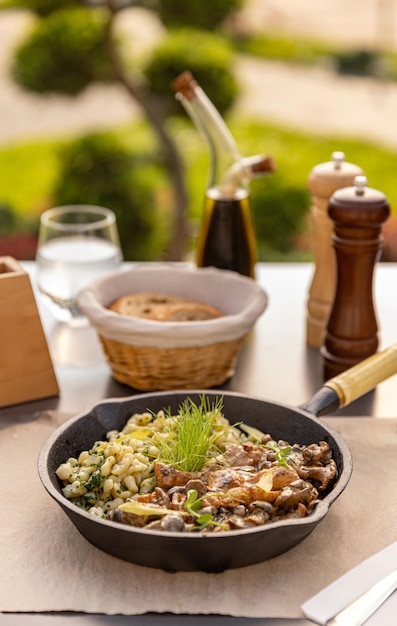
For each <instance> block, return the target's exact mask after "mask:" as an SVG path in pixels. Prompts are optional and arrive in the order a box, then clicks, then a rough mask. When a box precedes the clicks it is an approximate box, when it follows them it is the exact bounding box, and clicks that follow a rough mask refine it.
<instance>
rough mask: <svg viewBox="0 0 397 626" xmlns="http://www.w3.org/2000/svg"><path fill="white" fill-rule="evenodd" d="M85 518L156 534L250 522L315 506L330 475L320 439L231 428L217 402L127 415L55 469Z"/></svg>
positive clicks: (331, 464)
mask: <svg viewBox="0 0 397 626" xmlns="http://www.w3.org/2000/svg"><path fill="white" fill-rule="evenodd" d="M56 474H57V476H58V478H59V479H60V480H61V481H62V483H63V489H62V491H63V494H64V496H65V497H66V498H68V499H70V500H71V501H72V502H74V503H75V504H76V505H77V506H79V507H81V508H83V509H84V510H86V511H87V512H89V513H90V514H92V515H96V516H99V517H102V518H106V519H110V520H113V521H116V522H120V523H123V524H128V525H131V526H137V527H147V528H151V529H156V530H160V531H172V532H182V531H202V532H219V531H223V530H234V529H241V528H249V527H252V526H258V525H262V524H266V523H268V522H272V521H276V520H279V519H284V518H290V517H303V516H306V515H308V514H310V512H311V511H312V510H313V508H314V506H315V504H316V503H317V502H318V500H319V497H320V495H321V494H322V493H325V492H327V491H328V490H329V489H330V488H332V485H333V483H334V481H335V479H336V476H337V468H336V464H335V462H334V460H333V459H332V454H331V450H330V448H329V446H328V444H327V443H326V442H319V443H313V444H311V445H309V446H301V445H299V444H293V445H291V444H290V443H288V442H284V441H277V442H276V441H274V440H273V439H272V437H271V435H269V434H266V433H262V432H260V431H258V430H256V429H254V428H251V427H249V426H246V425H244V424H243V423H241V424H238V425H231V424H230V423H229V422H228V420H227V419H226V418H225V416H224V415H223V412H222V402H221V401H219V402H217V403H216V404H215V405H212V406H210V405H209V404H208V402H206V401H205V400H204V399H202V404H201V406H196V405H195V404H194V403H193V402H191V401H190V400H189V399H188V400H187V401H186V402H185V403H184V405H183V406H182V407H181V408H180V410H179V412H178V414H177V415H172V414H171V413H170V412H169V411H166V410H162V411H160V412H159V413H157V414H153V413H150V412H145V413H142V414H136V415H132V416H131V417H130V418H129V419H128V421H127V423H126V424H125V426H124V428H123V429H122V430H121V431H111V432H109V433H107V436H106V440H105V441H97V442H95V443H94V445H93V446H92V448H91V449H90V450H87V451H83V452H81V453H80V454H79V456H78V457H77V458H69V459H67V460H66V461H65V463H62V464H61V465H60V466H59V467H58V469H57V470H56Z"/></svg>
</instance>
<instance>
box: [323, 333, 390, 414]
mask: <svg viewBox="0 0 397 626" xmlns="http://www.w3.org/2000/svg"><path fill="white" fill-rule="evenodd" d="M394 374H397V343H395V344H393V345H392V346H390V347H389V348H387V349H386V350H383V351H382V352H377V353H376V354H373V355H372V356H370V357H368V358H367V359H365V360H364V361H361V362H360V363H358V364H357V365H354V366H353V367H351V368H350V369H348V370H346V371H345V372H342V374H339V375H338V376H335V377H334V378H331V379H330V380H327V381H326V382H325V383H324V387H328V388H330V389H332V390H333V391H335V393H336V394H337V396H338V398H339V406H340V407H343V406H347V405H348V404H350V403H351V402H353V401H354V400H357V398H360V397H361V396H363V395H364V394H366V393H367V392H368V391H371V389H374V388H375V387H376V386H377V385H378V384H379V383H381V382H382V381H383V380H386V379H387V378H390V376H393V375H394Z"/></svg>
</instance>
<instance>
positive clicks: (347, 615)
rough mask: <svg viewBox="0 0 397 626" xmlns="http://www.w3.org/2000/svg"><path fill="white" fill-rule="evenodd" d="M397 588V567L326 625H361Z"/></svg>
mask: <svg viewBox="0 0 397 626" xmlns="http://www.w3.org/2000/svg"><path fill="white" fill-rule="evenodd" d="M396 589H397V569H396V570H394V572H391V573H390V574H388V575H387V576H385V577H384V578H382V579H381V580H380V581H379V582H377V583H375V585H373V586H372V587H371V588H370V589H368V591H366V592H365V593H363V595H362V596H360V597H359V598H357V600H354V602H352V603H351V604H349V606H347V607H346V608H345V609H343V611H340V612H339V613H338V614H337V615H335V617H333V618H332V619H331V620H328V622H327V624H326V626H361V624H364V622H365V621H366V620H367V619H368V618H369V617H370V616H371V615H372V614H373V613H375V611H376V610H377V609H378V608H379V607H380V606H381V604H383V602H384V601H385V600H387V598H388V597H389V596H390V595H391V594H392V593H393V591H395V590H396Z"/></svg>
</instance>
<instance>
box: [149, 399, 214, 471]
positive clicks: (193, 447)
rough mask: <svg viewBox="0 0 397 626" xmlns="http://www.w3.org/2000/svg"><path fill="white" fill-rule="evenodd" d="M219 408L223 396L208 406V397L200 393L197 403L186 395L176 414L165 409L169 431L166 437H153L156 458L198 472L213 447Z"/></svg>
mask: <svg viewBox="0 0 397 626" xmlns="http://www.w3.org/2000/svg"><path fill="white" fill-rule="evenodd" d="M222 407H223V399H222V398H221V399H218V398H217V399H216V401H215V403H214V404H212V405H211V404H210V401H209V399H208V398H206V397H205V396H201V397H200V405H199V406H197V405H196V404H195V403H194V402H193V401H192V400H191V399H190V398H187V399H186V400H185V401H184V402H183V403H182V405H181V406H180V407H179V410H178V413H177V415H171V413H170V411H169V410H168V411H167V410H166V411H165V413H166V416H167V420H169V422H170V432H169V435H168V436H167V437H166V438H160V437H159V438H158V439H156V445H157V446H158V448H159V451H160V454H159V460H161V461H163V462H164V463H168V464H169V465H171V466H172V467H174V468H176V469H178V470H181V471H184V472H199V471H200V470H201V469H202V467H203V465H204V464H205V462H206V460H207V459H208V454H209V452H210V451H211V449H212V450H214V449H215V450H216V446H215V441H216V439H217V438H218V436H219V433H218V432H217V430H216V429H215V423H216V420H217V418H218V416H219V415H220V414H221V411H222Z"/></svg>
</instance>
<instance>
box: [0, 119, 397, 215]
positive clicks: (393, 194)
mask: <svg viewBox="0 0 397 626" xmlns="http://www.w3.org/2000/svg"><path fill="white" fill-rule="evenodd" d="M229 125H230V128H231V130H232V132H233V134H234V136H235V138H236V141H237V143H238V145H239V147H240V150H241V152H242V153H243V154H246V155H250V154H257V153H260V152H263V153H266V154H270V155H272V156H273V157H274V159H275V160H276V164H277V170H278V172H279V173H280V174H282V176H283V179H284V180H286V181H289V182H292V183H293V184H295V185H297V186H302V187H306V185H307V178H308V176H309V173H310V171H311V169H312V168H313V167H314V166H315V165H317V164H318V163H323V162H325V161H329V160H330V159H331V154H332V152H333V151H335V150H341V151H343V152H345V155H346V160H348V161H350V162H352V163H356V164H358V165H360V166H361V167H362V168H363V170H364V172H365V174H366V175H367V177H368V184H369V186H370V187H374V188H376V189H379V190H381V191H383V193H385V194H386V196H387V197H388V199H389V202H390V204H391V207H392V210H393V213H397V187H396V184H395V172H396V163H397V151H392V150H389V149H386V148H382V147H381V146H378V145H376V144H371V143H368V142H365V143H364V142H360V141H354V140H350V139H344V138H343V137H322V136H315V135H310V134H307V133H303V132H296V131H292V130H287V129H286V128H285V127H283V128H281V127H277V126H275V125H273V124H264V123H260V122H249V121H248V122H241V121H239V120H234V119H231V120H230V123H229ZM114 132H115V133H119V134H120V135H121V136H122V137H123V139H124V140H125V141H127V142H128V141H129V142H130V143H131V146H132V145H134V149H135V150H136V149H137V147H138V148H139V146H145V150H147V149H148V145H149V146H150V145H152V146H153V150H155V149H156V146H155V143H154V141H153V137H152V136H151V132H150V130H149V129H148V128H146V127H145V125H143V124H134V125H133V126H129V127H123V128H120V129H116V130H115V131H114ZM173 132H174V134H175V137H176V140H177V142H178V144H179V146H180V150H181V152H182V154H183V156H184V158H185V161H186V171H187V180H188V184H189V189H190V192H191V196H192V204H191V207H192V213H193V215H194V216H197V213H198V212H199V211H200V210H201V204H202V192H203V190H204V189H205V184H206V180H207V170H208V154H207V148H206V145H205V143H204V141H203V139H202V138H201V137H200V135H198V133H196V131H195V130H194V129H192V128H191V127H190V126H189V125H185V124H183V123H181V122H176V123H175V124H174V128H173ZM63 143H64V140H62V141H56V140H48V141H46V140H43V141H37V142H30V143H27V144H18V145H13V146H11V147H5V148H2V149H0V171H1V186H0V202H1V203H7V204H9V205H11V206H12V207H13V209H14V210H15V211H16V212H17V213H19V214H21V215H25V216H29V215H35V214H37V213H38V212H40V211H41V210H42V209H43V207H46V206H48V205H51V190H52V188H53V185H54V183H55V181H56V178H57V173H58V150H59V147H60V146H61V145H63ZM253 184H254V185H255V182H253Z"/></svg>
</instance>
